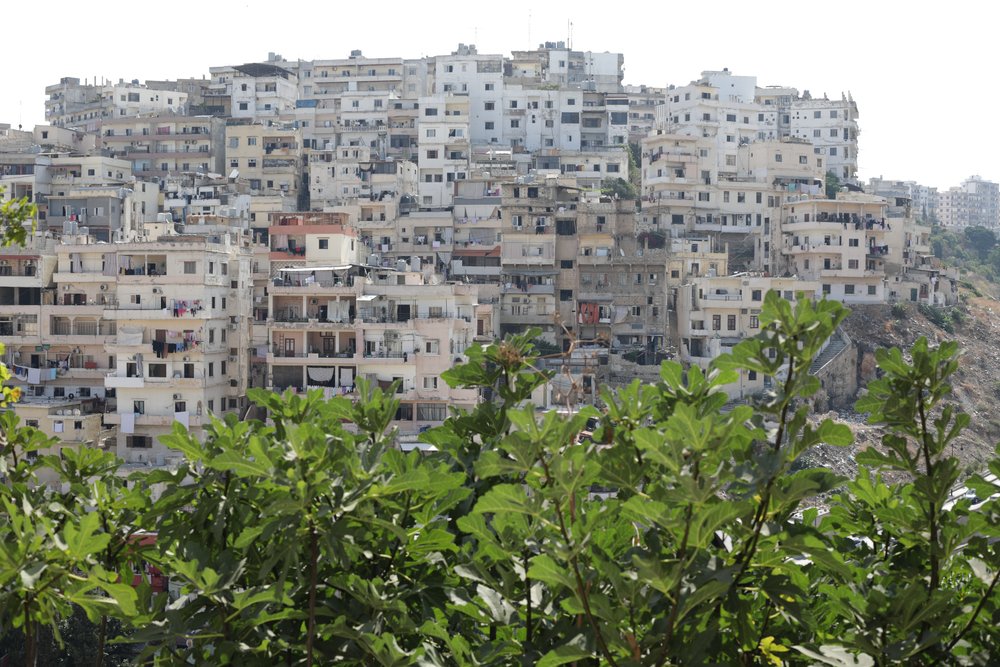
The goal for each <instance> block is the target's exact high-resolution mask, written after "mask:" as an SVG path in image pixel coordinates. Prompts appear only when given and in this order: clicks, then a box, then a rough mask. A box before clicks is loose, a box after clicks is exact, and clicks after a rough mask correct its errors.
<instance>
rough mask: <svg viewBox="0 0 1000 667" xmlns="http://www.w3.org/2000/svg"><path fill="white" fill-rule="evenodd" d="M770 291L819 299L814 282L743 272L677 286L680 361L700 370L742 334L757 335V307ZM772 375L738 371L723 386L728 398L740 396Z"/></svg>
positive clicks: (792, 297)
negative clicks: (730, 382)
mask: <svg viewBox="0 0 1000 667" xmlns="http://www.w3.org/2000/svg"><path fill="white" fill-rule="evenodd" d="M772 290H773V291H777V292H779V293H780V294H781V296H782V297H784V298H785V299H788V300H790V301H795V300H796V299H797V298H799V297H800V296H803V295H804V296H805V297H806V298H818V297H819V292H820V286H819V283H818V282H817V281H809V280H800V279H798V278H774V277H769V276H765V275H763V274H746V273H744V274H734V275H731V276H703V277H698V278H692V279H691V280H690V282H688V283H686V284H684V285H683V286H681V287H680V288H679V289H678V290H677V298H676V308H677V321H678V332H677V333H678V340H679V356H680V360H681V361H683V362H686V363H690V364H693V365H697V366H699V367H700V368H702V369H703V370H704V369H707V368H708V365H709V364H710V363H711V361H712V360H713V359H715V358H716V357H717V356H719V355H720V354H725V353H728V352H731V351H732V348H733V347H734V346H736V345H737V344H738V343H739V342H740V341H741V340H743V339H744V338H747V337H750V336H756V335H757V334H759V333H760V331H761V324H760V317H759V316H760V311H761V306H762V305H763V302H764V297H765V296H766V295H767V293H768V292H769V291H772ZM771 380H772V379H771V378H769V377H766V376H764V375H761V374H757V373H754V372H741V373H740V378H739V380H738V381H737V382H736V383H733V384H732V385H729V386H727V388H726V391H727V393H728V394H729V395H730V397H732V398H743V397H745V396H748V395H752V394H756V393H759V392H760V391H762V390H764V389H767V388H768V387H769V386H770V385H769V384H768V383H769V382H770V381H771Z"/></svg>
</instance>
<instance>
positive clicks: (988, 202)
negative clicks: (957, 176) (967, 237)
mask: <svg viewBox="0 0 1000 667" xmlns="http://www.w3.org/2000/svg"><path fill="white" fill-rule="evenodd" d="M935 209H936V213H937V219H938V221H939V222H940V224H941V225H943V226H945V227H974V226H977V225H978V226H983V227H989V228H991V229H993V228H996V227H997V226H998V225H1000V185H997V184H996V183H993V182H991V181H987V180H984V179H983V178H981V177H979V176H970V177H969V178H967V179H965V180H964V181H962V184H961V185H960V186H956V187H952V188H949V189H948V190H943V191H941V192H939V193H938V196H937V205H936V207H935Z"/></svg>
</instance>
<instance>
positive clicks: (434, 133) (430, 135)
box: [424, 130, 437, 139]
mask: <svg viewBox="0 0 1000 667" xmlns="http://www.w3.org/2000/svg"><path fill="white" fill-rule="evenodd" d="M424 136H425V137H427V138H428V139H430V138H433V137H436V136H437V130H427V131H426V132H425V133H424Z"/></svg>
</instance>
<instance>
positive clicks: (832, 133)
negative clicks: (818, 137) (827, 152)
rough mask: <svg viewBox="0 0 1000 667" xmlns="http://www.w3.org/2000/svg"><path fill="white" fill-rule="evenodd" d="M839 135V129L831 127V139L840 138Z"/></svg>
mask: <svg viewBox="0 0 1000 667" xmlns="http://www.w3.org/2000/svg"><path fill="white" fill-rule="evenodd" d="M838 135H839V131H838V130H837V128H835V127H831V128H830V136H831V137H836V136H838Z"/></svg>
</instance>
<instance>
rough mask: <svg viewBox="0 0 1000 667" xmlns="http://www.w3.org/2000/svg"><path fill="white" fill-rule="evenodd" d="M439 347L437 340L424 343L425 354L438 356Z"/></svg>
mask: <svg viewBox="0 0 1000 667" xmlns="http://www.w3.org/2000/svg"><path fill="white" fill-rule="evenodd" d="M439 345H440V344H439V342H438V341H437V340H427V341H424V352H426V353H427V354H438V350H439Z"/></svg>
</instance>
